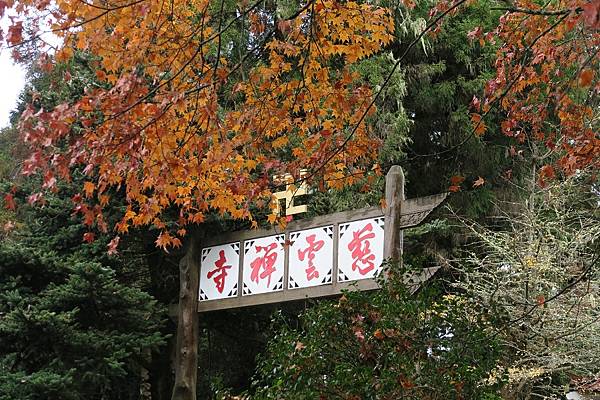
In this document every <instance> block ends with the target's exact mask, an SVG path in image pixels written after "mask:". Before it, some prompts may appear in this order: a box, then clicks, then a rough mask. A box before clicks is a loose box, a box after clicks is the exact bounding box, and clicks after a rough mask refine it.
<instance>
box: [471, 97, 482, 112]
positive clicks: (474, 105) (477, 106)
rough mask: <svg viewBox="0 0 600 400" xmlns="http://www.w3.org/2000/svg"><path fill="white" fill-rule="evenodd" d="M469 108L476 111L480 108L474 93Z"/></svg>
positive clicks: (479, 102)
mask: <svg viewBox="0 0 600 400" xmlns="http://www.w3.org/2000/svg"><path fill="white" fill-rule="evenodd" d="M471 108H473V109H474V110H475V111H477V112H479V110H480V109H481V101H480V100H479V99H478V98H477V96H475V95H473V99H472V100H471Z"/></svg>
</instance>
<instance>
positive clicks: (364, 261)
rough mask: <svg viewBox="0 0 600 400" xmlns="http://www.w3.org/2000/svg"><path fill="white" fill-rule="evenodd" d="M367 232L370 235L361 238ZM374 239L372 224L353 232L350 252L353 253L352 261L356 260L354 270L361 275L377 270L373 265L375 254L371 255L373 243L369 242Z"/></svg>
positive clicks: (353, 265)
mask: <svg viewBox="0 0 600 400" xmlns="http://www.w3.org/2000/svg"><path fill="white" fill-rule="evenodd" d="M367 231H368V232H370V233H367V234H366V235H364V236H361V235H363V234H364V233H365V232H367ZM374 237H375V234H374V233H373V227H372V226H371V223H368V224H367V225H365V227H364V228H362V229H361V230H358V231H354V232H352V241H351V242H350V243H349V244H348V250H350V251H351V252H352V259H353V260H354V262H353V263H352V270H353V271H356V270H357V269H358V272H359V273H360V274H361V275H365V274H367V273H368V272H370V271H371V270H373V268H375V264H374V263H373V260H375V254H373V253H371V243H370V242H369V240H368V239H372V238H374ZM359 263H360V264H359Z"/></svg>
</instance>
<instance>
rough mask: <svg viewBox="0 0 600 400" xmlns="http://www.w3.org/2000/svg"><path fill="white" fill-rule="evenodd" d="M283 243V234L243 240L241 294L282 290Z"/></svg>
mask: <svg viewBox="0 0 600 400" xmlns="http://www.w3.org/2000/svg"><path fill="white" fill-rule="evenodd" d="M284 243H285V235H275V236H267V237H262V238H258V239H251V240H247V241H245V242H244V267H243V270H244V282H243V291H242V295H243V296H247V295H252V294H259V293H270V292H274V291H278V290H283V269H284V265H285V249H284Z"/></svg>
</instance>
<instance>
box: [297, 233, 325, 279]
mask: <svg viewBox="0 0 600 400" xmlns="http://www.w3.org/2000/svg"><path fill="white" fill-rule="evenodd" d="M316 237H317V235H308V236H307V237H306V242H307V243H308V247H307V248H306V249H304V250H298V259H299V260H300V261H304V258H305V257H306V258H308V268H306V269H305V271H306V279H308V280H309V281H310V280H311V279H313V278H318V277H319V271H317V270H316V269H315V265H314V263H313V260H314V258H315V253H316V252H317V251H319V250H321V247H323V245H324V244H325V242H324V241H322V240H317V241H316V242H315V239H316ZM306 253H308V256H307V254H306Z"/></svg>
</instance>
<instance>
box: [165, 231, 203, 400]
mask: <svg viewBox="0 0 600 400" xmlns="http://www.w3.org/2000/svg"><path fill="white" fill-rule="evenodd" d="M199 249H200V243H199V240H198V238H197V237H195V235H192V239H191V240H190V243H189V249H188V251H187V254H186V255H185V257H183V259H182V260H181V261H180V262H179V307H178V315H177V346H176V349H175V351H176V354H175V384H174V385H173V393H172V395H171V400H196V380H197V370H198V338H199V333H200V332H199V327H198V286H199V276H200V263H199V260H200V257H199V254H197V253H198V251H197V250H199Z"/></svg>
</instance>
